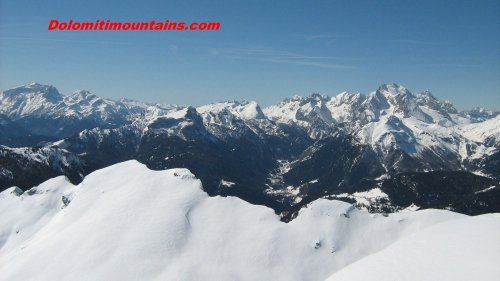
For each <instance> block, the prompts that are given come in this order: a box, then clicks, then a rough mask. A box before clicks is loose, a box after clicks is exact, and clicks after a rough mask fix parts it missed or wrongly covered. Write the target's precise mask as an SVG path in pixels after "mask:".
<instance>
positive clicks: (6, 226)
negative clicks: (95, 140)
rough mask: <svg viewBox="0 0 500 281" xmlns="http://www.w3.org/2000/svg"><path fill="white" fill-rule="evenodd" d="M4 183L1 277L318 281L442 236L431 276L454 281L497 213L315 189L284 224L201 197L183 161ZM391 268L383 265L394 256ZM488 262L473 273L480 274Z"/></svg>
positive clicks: (493, 229)
mask: <svg viewBox="0 0 500 281" xmlns="http://www.w3.org/2000/svg"><path fill="white" fill-rule="evenodd" d="M15 191H16V189H15V188H11V189H8V190H6V191H3V192H2V193H0V212H1V214H2V216H1V217H0V225H1V226H2V227H1V228H0V276H2V278H1V279H2V280H6V281H7V280H287V281H289V280H325V279H326V278H328V277H329V276H332V274H334V273H335V272H337V271H339V270H341V269H342V268H344V267H346V266H348V265H350V266H349V267H348V268H350V267H354V266H356V264H357V262H365V260H367V259H368V258H370V257H371V256H369V255H370V254H375V255H377V254H376V253H377V252H380V251H381V250H382V252H380V253H381V255H383V253H384V252H385V251H393V252H394V254H398V257H399V256H401V257H404V255H405V253H404V252H398V251H397V250H394V249H398V247H401V249H403V250H405V251H406V250H407V248H408V251H409V250H412V251H413V252H412V251H409V252H408V254H409V257H407V258H406V260H409V259H410V257H411V255H412V254H414V253H415V252H416V251H417V250H418V251H420V252H421V255H428V256H431V255H433V254H434V252H435V250H434V248H435V247H436V246H440V245H438V244H439V243H440V242H446V241H442V240H445V239H444V238H446V237H448V236H450V237H451V239H450V241H453V243H455V244H454V245H457V248H456V249H453V248H451V247H448V246H447V245H451V244H445V245H442V246H440V247H441V249H443V251H442V252H441V253H440V256H439V257H440V258H441V259H440V261H442V263H441V264H442V266H441V267H439V270H441V271H442V272H441V273H440V274H442V275H439V276H444V277H447V276H448V277H450V278H442V279H441V280H455V279H453V278H452V277H455V276H456V274H455V273H454V272H451V269H454V268H462V269H463V270H469V269H470V270H472V269H476V268H477V269H486V268H487V266H488V265H490V264H491V263H492V261H498V260H499V258H500V252H499V251H497V250H495V249H497V248H495V247H496V246H497V245H498V242H496V243H497V244H495V243H494V242H495V241H492V240H491V239H489V238H491V236H495V235H496V236H495V237H498V234H499V229H498V225H499V223H500V217H499V216H498V215H483V216H480V217H467V216H465V215H461V214H457V213H453V212H449V211H443V210H422V211H416V212H413V213H395V214H390V215H389V216H388V217H384V216H382V215H378V214H369V213H367V212H366V211H362V210H358V209H355V208H354V207H353V206H351V205H350V204H347V203H344V202H340V201H328V200H324V199H321V200H317V201H315V202H313V203H311V204H310V205H309V206H308V207H307V208H305V209H303V210H301V211H300V213H299V215H298V217H297V218H296V219H294V220H293V221H291V222H290V223H284V222H281V221H280V220H279V217H278V216H277V215H276V214H274V212H273V211H272V210H271V209H269V208H267V207H263V206H255V205H251V204H249V203H247V202H244V201H242V200H240V199H238V198H234V197H227V198H223V197H209V196H208V195H207V194H205V193H204V192H203V190H202V186H201V183H200V181H199V180H198V179H196V178H195V177H194V176H193V175H192V174H191V173H190V172H189V171H188V170H186V169H171V170H165V171H151V170H149V169H147V168H146V167H145V166H144V165H142V164H140V163H138V162H136V161H127V162H123V163H120V164H116V165H113V166H110V167H107V168H104V169H102V170H98V171H95V172H93V173H91V174H90V175H88V176H87V177H86V178H85V179H84V181H83V182H82V183H81V184H79V185H78V186H73V185H71V184H70V183H68V182H66V180H65V179H64V178H63V177H58V178H55V179H51V180H49V181H46V182H45V183H43V184H41V185H40V186H38V187H35V188H33V189H32V190H31V191H29V192H25V193H23V194H22V195H19V194H18V192H15ZM17 191H18V190H17ZM30 194H31V195H30ZM63 196H64V198H65V201H66V204H67V202H68V201H71V202H70V203H69V204H67V206H66V204H65V203H64V202H63ZM446 222H450V223H451V224H448V223H447V224H444V223H446ZM440 225H442V227H440ZM434 226H435V227H434ZM469 226H473V227H469ZM458 230H460V231H458ZM462 230H463V231H462ZM419 233H422V234H421V235H419ZM471 233H473V234H474V235H475V236H470V235H471ZM412 234H415V236H411V235H412ZM434 235H436V239H434V238H433V236H434ZM412 237H413V238H412ZM476 238H477V239H476ZM483 238H484V239H483ZM398 241H401V242H398ZM413 241H415V243H417V245H418V247H417V246H415V247H413V248H412V247H411V244H412V242H413ZM425 241H427V242H428V243H429V244H428V245H429V246H426V244H425V243H424V242H425ZM459 242H460V243H459ZM393 243H394V244H393ZM449 243H452V242H449ZM485 243H487V244H485ZM391 244H392V245H395V246H393V247H392V246H390V245H391ZM399 245H403V246H404V247H403V246H399ZM471 245H476V248H475V249H476V250H474V249H473V247H472V246H471ZM405 247H406V248H405ZM489 247H491V249H488V248H489ZM461 248H462V249H463V250H460V249H461ZM384 249H386V250H384ZM447 251H449V254H448V252H447ZM483 251H484V254H485V255H486V257H487V258H489V259H490V261H486V258H485V257H483V256H482V255H483ZM365 257H367V258H365ZM363 258H365V259H363ZM394 260H395V261H399V259H394ZM406 260H402V263H401V268H405V265H406V263H404V262H405V261H406ZM483 261H485V262H487V263H486V265H482V264H478V262H483ZM391 266H392V267H391V268H389V267H387V268H386V270H384V271H383V272H388V271H391V270H397V269H398V266H399V265H398V263H395V264H391ZM414 266H415V267H416V268H419V264H418V263H416V264H414ZM425 266H426V265H425V264H424V265H423V267H422V268H423V269H427V267H425ZM369 269H370V268H369V267H368V268H367V270H369ZM380 269H382V268H380ZM414 271H416V269H414ZM496 272H497V271H495V270H485V271H484V272H481V274H482V275H480V276H486V275H488V276H489V277H491V278H490V280H492V279H495V278H494V275H489V274H496ZM447 274H448V275H447ZM471 274H472V273H471ZM333 276H335V275H333ZM466 276H470V274H469V275H466ZM370 279H372V278H370ZM333 280H336V279H333ZM365 280H366V279H365ZM373 280H386V279H384V278H375V279H373ZM420 280H423V279H420ZM426 280H429V279H426ZM456 280H460V279H456ZM464 280H465V279H464ZM469 280H471V279H469ZM474 280H479V279H476V278H474Z"/></svg>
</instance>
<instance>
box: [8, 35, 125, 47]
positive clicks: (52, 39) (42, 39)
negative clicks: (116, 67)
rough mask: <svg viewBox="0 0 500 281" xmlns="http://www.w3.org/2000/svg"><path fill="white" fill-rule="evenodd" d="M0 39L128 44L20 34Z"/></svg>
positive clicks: (113, 42)
mask: <svg viewBox="0 0 500 281" xmlns="http://www.w3.org/2000/svg"><path fill="white" fill-rule="evenodd" d="M0 40H26V41H48V42H71V43H101V44H122V45H128V43H125V42H117V41H102V40H91V41H89V40H72V39H59V38H36V37H20V36H0Z"/></svg>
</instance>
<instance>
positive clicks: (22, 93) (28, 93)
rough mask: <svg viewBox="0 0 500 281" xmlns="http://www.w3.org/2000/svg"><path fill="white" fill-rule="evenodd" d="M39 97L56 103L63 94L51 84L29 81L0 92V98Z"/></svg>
mask: <svg viewBox="0 0 500 281" xmlns="http://www.w3.org/2000/svg"><path fill="white" fill-rule="evenodd" d="M28 97H29V98H32V99H33V98H37V97H38V98H40V99H44V100H46V101H47V102H51V103H57V102H59V101H61V100H62V99H63V97H64V96H63V95H61V93H59V91H58V90H57V89H56V87H54V86H52V85H43V84H39V83H30V84H28V85H24V86H20V87H16V88H13V89H10V90H6V91H4V92H2V96H1V99H2V100H3V99H5V98H6V99H16V100H21V99H24V98H28Z"/></svg>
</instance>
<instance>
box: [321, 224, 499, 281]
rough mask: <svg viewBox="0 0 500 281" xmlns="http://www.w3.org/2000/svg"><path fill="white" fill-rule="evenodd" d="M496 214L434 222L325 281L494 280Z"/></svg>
mask: <svg viewBox="0 0 500 281" xmlns="http://www.w3.org/2000/svg"><path fill="white" fill-rule="evenodd" d="M499 234H500V216H499V214H487V215H481V216H477V217H468V218H462V219H458V220H453V221H449V222H444V223H440V224H437V225H434V226H432V227H429V228H427V229H424V230H422V231H419V232H417V233H415V234H413V235H409V236H408V237H405V238H403V239H401V240H400V241H397V242H395V243H394V244H392V245H390V246H389V247H387V248H385V249H384V250H382V251H380V252H378V253H375V254H373V255H370V256H368V257H366V258H364V259H361V260H360V261H357V262H355V263H353V264H351V265H349V266H347V267H345V268H344V269H342V270H340V271H339V272H337V273H335V274H333V275H332V276H331V277H330V278H328V279H327V281H342V280H346V281H347V280H348V281H356V280H360V281H364V280H398V281H413V280H414V281H421V280H426V281H433V280H435V281H441V280H454V281H460V280H464V281H468V280H477V281H481V280H484V281H486V280H498V279H499V278H500V267H499V266H498V261H499V259H498V258H499V255H500V240H499V239H498V237H499Z"/></svg>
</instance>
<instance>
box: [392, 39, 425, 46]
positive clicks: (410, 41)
mask: <svg viewBox="0 0 500 281" xmlns="http://www.w3.org/2000/svg"><path fill="white" fill-rule="evenodd" d="M388 42H392V43H403V44H412V45H433V44H434V43H432V42H428V41H421V40H413V39H394V40H388Z"/></svg>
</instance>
